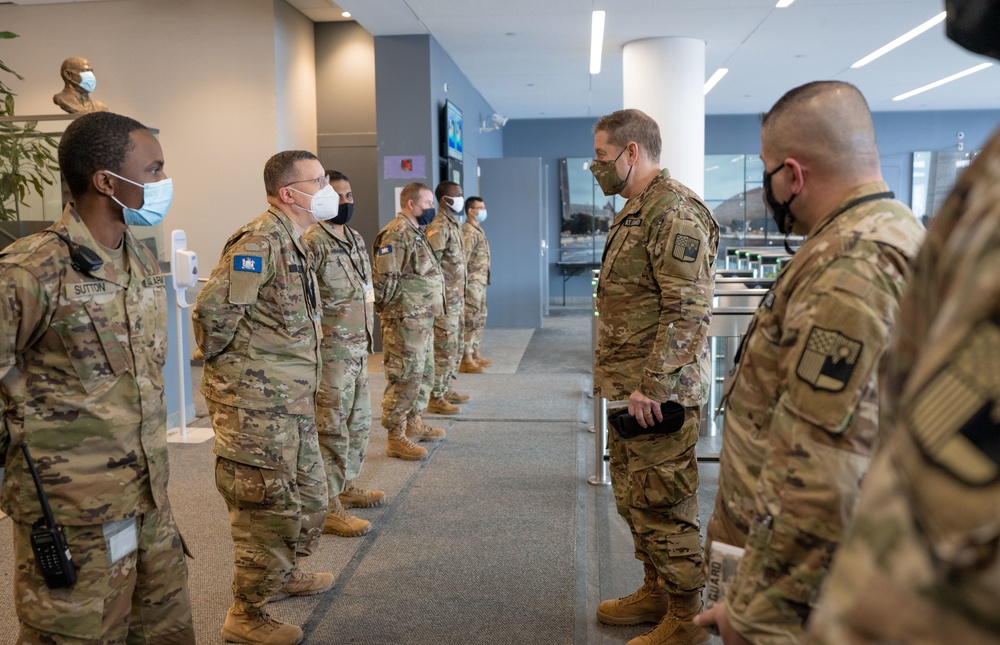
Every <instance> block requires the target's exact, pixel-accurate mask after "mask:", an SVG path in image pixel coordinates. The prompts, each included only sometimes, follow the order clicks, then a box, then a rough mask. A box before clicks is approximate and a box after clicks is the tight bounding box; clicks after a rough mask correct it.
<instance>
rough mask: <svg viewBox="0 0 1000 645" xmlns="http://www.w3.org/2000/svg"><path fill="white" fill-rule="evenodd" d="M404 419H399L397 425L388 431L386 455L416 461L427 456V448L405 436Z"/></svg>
mask: <svg viewBox="0 0 1000 645" xmlns="http://www.w3.org/2000/svg"><path fill="white" fill-rule="evenodd" d="M405 428H406V421H401V422H400V423H399V425H397V426H396V427H395V428H393V429H392V430H390V431H389V443H388V445H386V447H385V454H386V456H387V457H395V458H396V459H405V460H407V461H417V460H420V459H423V458H424V457H426V456H427V449H426V448H423V447H421V446H418V445H417V444H415V443H413V442H412V441H410V438H409V437H407V436H406V431H405Z"/></svg>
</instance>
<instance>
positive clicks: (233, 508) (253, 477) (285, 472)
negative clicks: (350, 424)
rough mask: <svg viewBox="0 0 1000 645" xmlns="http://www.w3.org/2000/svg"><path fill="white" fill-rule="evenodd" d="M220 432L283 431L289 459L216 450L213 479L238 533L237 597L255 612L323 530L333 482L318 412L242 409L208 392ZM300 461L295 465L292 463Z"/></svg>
mask: <svg viewBox="0 0 1000 645" xmlns="http://www.w3.org/2000/svg"><path fill="white" fill-rule="evenodd" d="M207 403H208V411H209V413H210V414H211V415H212V427H213V428H215V433H216V435H220V434H227V435H230V436H234V435H236V434H239V433H242V432H244V430H245V429H250V430H252V431H253V432H252V434H255V435H258V436H259V435H261V434H264V433H268V434H274V435H276V436H284V437H285V439H286V442H285V443H284V444H283V445H282V446H280V449H281V451H282V452H283V453H285V454H287V455H289V457H288V459H286V460H284V461H283V462H281V463H278V464H276V466H277V467H276V468H268V467H265V466H255V465H250V464H243V463H240V462H238V461H233V460H231V459H227V458H225V457H220V456H216V458H215V486H216V488H218V489H219V493H221V494H222V498H223V499H224V500H226V506H227V507H228V508H229V523H230V526H231V530H232V535H233V551H234V558H233V559H234V575H233V598H234V600H235V605H236V609H237V611H239V612H246V613H252V612H255V611H256V610H257V609H259V608H260V607H261V606H262V605H263V604H264V602H265V601H266V600H267V599H268V598H270V597H271V596H273V595H274V594H275V592H277V591H278V590H279V589H280V588H281V587H282V585H284V584H285V581H286V579H287V578H288V575H289V574H290V573H291V572H292V569H293V568H294V567H295V564H296V560H297V558H299V557H304V556H307V555H309V554H310V553H312V552H313V550H314V549H315V548H316V545H317V543H318V542H319V538H320V536H321V535H322V534H323V522H324V521H325V520H326V512H327V503H328V497H327V482H326V472H325V470H324V468H323V459H322V457H321V456H320V452H319V437H318V434H317V432H316V418H315V417H314V416H313V415H304V414H281V413H277V412H263V411H260V410H244V409H242V408H234V407H231V406H228V405H222V404H221V403H217V402H215V401H212V400H208V401H207ZM293 459H294V463H295V470H294V471H293V470H292V468H291V467H290V466H289V465H285V464H291V463H293Z"/></svg>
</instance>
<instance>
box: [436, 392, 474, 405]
mask: <svg viewBox="0 0 1000 645" xmlns="http://www.w3.org/2000/svg"><path fill="white" fill-rule="evenodd" d="M441 398H443V399H444V400H445V401H447V402H448V403H454V404H455V405H459V404H461V403H468V402H469V399H471V398H472V397H471V396H469V395H468V394H460V393H458V392H456V391H455V390H448V391H447V392H445V393H444V396H443V397H441Z"/></svg>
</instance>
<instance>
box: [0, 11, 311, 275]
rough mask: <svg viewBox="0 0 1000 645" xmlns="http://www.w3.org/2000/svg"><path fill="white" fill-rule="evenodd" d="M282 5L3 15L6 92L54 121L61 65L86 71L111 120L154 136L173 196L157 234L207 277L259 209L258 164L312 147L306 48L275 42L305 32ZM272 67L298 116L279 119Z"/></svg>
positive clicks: (0, 53)
mask: <svg viewBox="0 0 1000 645" xmlns="http://www.w3.org/2000/svg"><path fill="white" fill-rule="evenodd" d="M283 4H284V1H283V0H278V1H276V0H109V1H107V2H94V3H72V4H56V5H38V6H15V5H8V4H4V5H0V25H3V28H4V29H7V30H10V31H13V32H15V33H17V34H18V35H19V36H20V37H19V38H16V39H13V40H4V41H0V59H2V60H3V61H4V62H5V63H7V65H8V66H10V67H11V68H13V69H15V70H17V71H18V72H19V73H20V74H21V75H22V76H24V77H25V79H26V80H25V81H23V82H21V81H17V80H16V79H14V81H13V82H12V83H9V84H10V85H11V86H12V87H13V89H14V91H15V92H17V94H18V97H17V112H18V114H20V115H25V114H58V113H61V110H60V109H59V108H58V107H56V106H55V105H54V104H53V103H52V95H53V94H55V93H57V92H59V91H60V90H61V89H62V82H61V81H60V78H59V66H60V65H61V64H62V61H63V60H64V59H66V58H68V57H70V56H83V57H85V58H87V59H89V60H90V62H91V64H92V65H93V66H94V72H95V74H96V76H97V89H96V90H95V92H94V96H95V97H96V98H98V99H100V100H101V101H103V102H104V103H106V104H107V105H108V107H109V108H110V109H111V110H112V111H115V112H118V113H121V114H125V115H128V116H131V117H133V118H136V119H138V120H139V121H142V122H143V123H144V124H146V125H148V126H150V127H154V128H158V129H159V130H160V142H161V143H162V145H163V150H164V155H165V160H166V171H167V173H168V174H169V175H170V176H171V177H173V179H174V189H175V197H174V203H173V206H172V207H171V209H170V214H169V215H168V216H167V220H166V222H165V226H164V230H165V232H166V234H167V235H169V231H170V230H171V229H173V228H184V229H186V230H187V233H188V244H189V246H190V247H191V248H192V249H194V250H195V251H196V252H197V253H198V255H199V256H201V265H202V266H203V267H204V268H205V270H206V272H207V271H208V270H210V269H211V268H212V267H214V266H215V264H216V262H217V261H218V258H219V253H220V251H221V249H222V245H223V244H224V243H225V240H226V239H227V238H228V237H229V235H230V234H231V233H232V232H233V231H234V230H236V229H237V228H238V227H239V226H240V225H242V224H243V223H245V222H247V221H249V220H250V219H252V218H253V217H255V216H257V215H258V214H260V213H261V212H263V211H264V209H265V208H266V203H265V201H264V188H263V178H262V176H263V168H264V162H265V161H266V160H267V158H268V157H269V156H271V155H272V154H274V153H275V152H277V151H278V149H279V146H278V144H279V141H281V142H282V143H284V142H286V141H293V142H296V145H297V147H308V148H310V149H312V148H314V147H315V145H316V144H315V142H316V138H315V132H316V125H315V84H314V83H315V81H313V86H312V94H311V95H309V82H307V81H303V80H302V76H301V74H303V73H308V72H303V71H302V70H304V69H306V68H307V67H308V65H305V64H304V63H303V62H302V59H303V58H309V59H311V58H312V54H311V53H310V55H309V56H305V57H303V55H302V53H301V51H300V49H301V48H302V47H307V48H309V47H311V46H312V45H311V40H312V34H311V29H310V30H309V31H310V34H309V40H310V42H309V43H308V44H302V43H298V42H296V43H295V45H294V49H295V55H294V56H288V55H287V53H284V54H282V55H281V56H276V53H275V43H276V41H278V40H281V41H282V42H284V41H285V39H286V36H287V35H288V34H290V33H291V32H294V34H299V33H301V32H303V31H304V24H303V23H302V20H301V19H299V18H298V17H296V16H295V15H291V14H289V12H294V13H295V14H298V12H295V11H294V10H292V9H290V8H287V7H280V8H279V6H280V5H283ZM286 9H287V11H286ZM276 12H277V13H280V14H281V19H280V20H276V17H275V14H276ZM278 31H281V32H282V34H283V36H282V37H281V38H279V36H278V35H277V32H278ZM297 37H298V36H296V38H297ZM276 59H280V60H282V61H283V62H282V63H281V65H282V67H284V68H285V70H284V72H285V73H287V74H290V75H291V76H294V78H287V79H286V80H285V83H284V84H283V85H284V86H283V87H282V88H281V91H282V93H283V94H284V95H285V96H286V97H291V95H292V94H293V93H297V92H300V91H301V92H303V95H304V98H302V103H303V105H302V106H298V105H295V106H294V109H289V108H288V105H289V104H291V103H294V101H288V102H287V103H286V105H285V107H284V108H283V110H284V111H283V112H281V114H282V118H281V119H279V118H278V115H279V110H278V105H277V104H278V100H277V98H276V97H277V95H278V91H279V89H278V86H277V85H278V84H277V80H276V79H277V77H278V76H280V75H282V73H283V72H282V70H279V69H277V68H276V63H275V61H276ZM311 64H312V65H314V64H315V63H311ZM305 95H309V96H305ZM297 98H298V97H297V96H296V99H297ZM310 109H311V110H312V112H311V113H310V112H309V110H310ZM304 122H306V123H311V126H309V125H303V123H304ZM310 127H311V130H310ZM279 129H280V135H279ZM310 132H311V138H310ZM307 139H308V141H307Z"/></svg>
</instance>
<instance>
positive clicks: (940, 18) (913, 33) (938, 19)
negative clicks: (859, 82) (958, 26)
mask: <svg viewBox="0 0 1000 645" xmlns="http://www.w3.org/2000/svg"><path fill="white" fill-rule="evenodd" d="M947 15H948V12H947V11H942V12H941V13H939V14H938V15H936V16H934V17H933V18H931V19H930V20H928V21H927V22H925V23H923V24H922V25H920V26H918V27H914V28H913V29H911V30H909V31H908V32H906V33H905V34H903V35H902V36H900V37H899V38H897V39H896V40H894V41H892V42H891V43H889V44H888V45H883V46H881V47H879V48H878V49H876V50H875V51H873V52H872V53H870V54H868V55H867V56H865V57H864V58H862V59H861V60H859V61H858V62H856V63H854V64H853V65H851V69H857V68H859V67H864V66H865V65H867V64H868V63H870V62H872V61H873V60H875V59H876V58H878V57H879V56H882V55H884V54H888V53H889V52H891V51H892V50H894V49H896V48H897V47H899V46H900V45H902V44H903V43H906V42H909V41H911V40H913V39H914V38H916V37H917V36H919V35H920V34H922V33H924V32H925V31H927V30H928V29H930V28H931V27H933V26H935V25H938V24H940V23H942V22H944V19H945V17H946V16H947Z"/></svg>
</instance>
